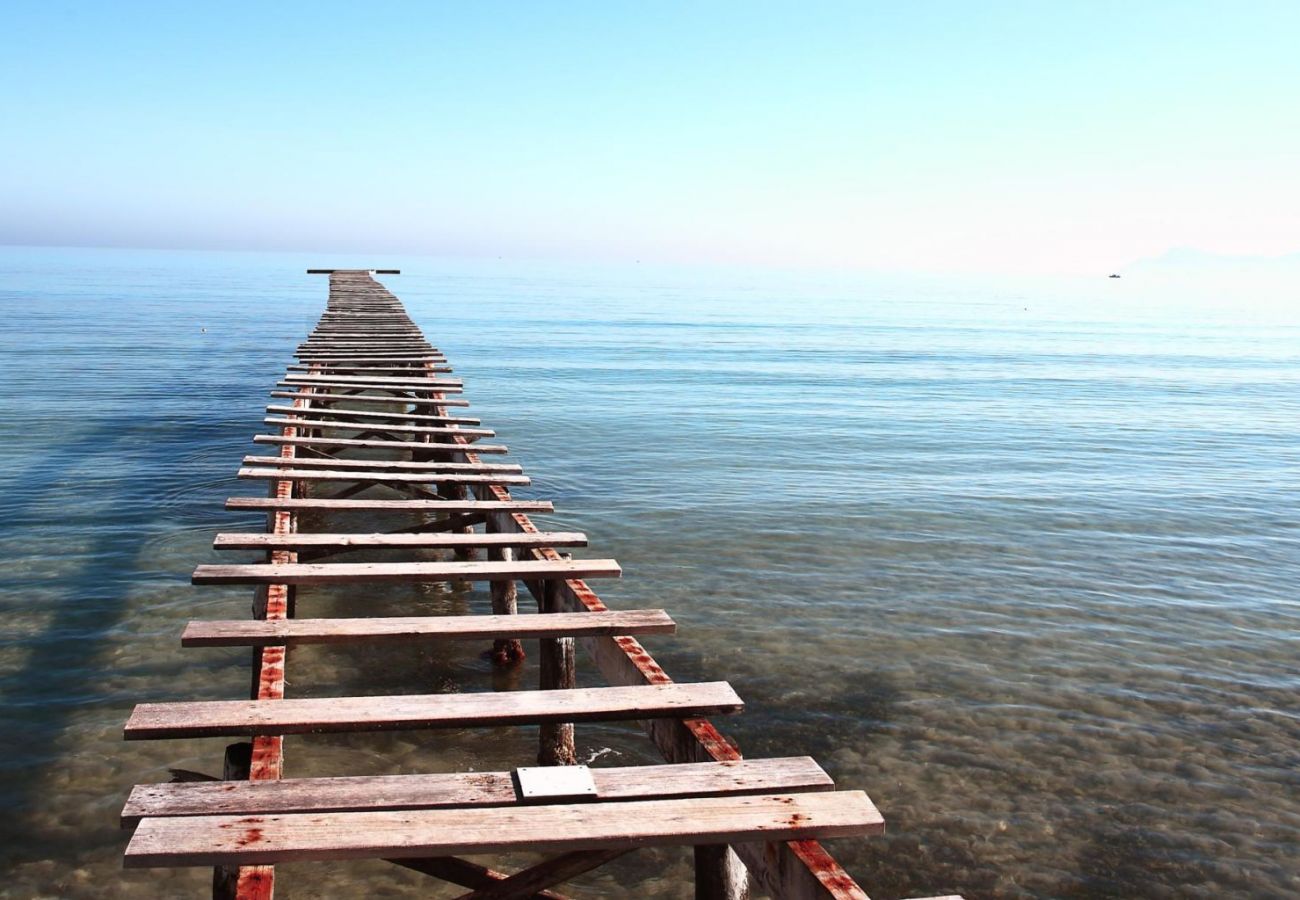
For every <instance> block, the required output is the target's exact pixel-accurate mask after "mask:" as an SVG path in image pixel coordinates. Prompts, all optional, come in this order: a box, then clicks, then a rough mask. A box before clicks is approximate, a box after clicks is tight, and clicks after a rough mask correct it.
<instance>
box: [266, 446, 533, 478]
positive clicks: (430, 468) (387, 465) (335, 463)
mask: <svg viewBox="0 0 1300 900" xmlns="http://www.w3.org/2000/svg"><path fill="white" fill-rule="evenodd" d="M413 446H414V447H415V448H417V449H418V448H421V447H426V446H428V445H427V444H414V445H413ZM244 465H248V466H287V467H288V468H329V469H399V470H403V471H412V472H430V473H435V474H436V473H438V472H500V473H505V474H518V473H520V472H522V471H523V470H524V467H523V466H521V465H519V464H518V463H453V462H424V461H413V460H400V459H399V460H387V459H341V458H339V457H337V456H326V457H323V458H321V459H313V458H312V457H300V458H298V459H295V460H293V461H292V462H285V461H284V460H283V459H282V458H281V457H278V456H245V457H244Z"/></svg>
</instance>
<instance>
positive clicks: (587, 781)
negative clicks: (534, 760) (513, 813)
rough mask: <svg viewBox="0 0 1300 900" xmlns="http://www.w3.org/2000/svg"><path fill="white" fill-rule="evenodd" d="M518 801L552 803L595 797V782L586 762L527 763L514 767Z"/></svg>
mask: <svg viewBox="0 0 1300 900" xmlns="http://www.w3.org/2000/svg"><path fill="white" fill-rule="evenodd" d="M514 780H515V792H516V794H517V795H518V797H519V802H520V803H554V802H558V801H568V802H573V801H579V800H594V799H596V782H595V781H593V780H592V777H591V770H590V769H589V768H587V767H586V766H527V767H524V768H519V769H515V771H514Z"/></svg>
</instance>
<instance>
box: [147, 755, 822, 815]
mask: <svg viewBox="0 0 1300 900" xmlns="http://www.w3.org/2000/svg"><path fill="white" fill-rule="evenodd" d="M591 777H592V779H593V780H594V781H595V782H596V802H600V803H608V802H611V801H620V800H650V799H657V800H665V799H672V798H680V797H709V796H719V795H723V794H789V793H803V792H807V791H829V790H833V789H834V787H835V784H834V782H833V781H832V780H831V777H830V776H829V775H827V774H826V772H825V771H823V770H822V767H821V766H819V765H817V763H816V761H815V760H813V759H812V758H811V757H808V756H792V757H779V758H776V759H747V760H737V761H735V762H726V763H684V764H682V765H653V766H625V767H624V766H620V767H614V768H599V769H592V770H591ZM518 803H519V796H518V792H517V789H516V787H515V784H514V780H513V778H512V776H511V773H510V772H454V773H448V774H432V775H369V776H350V777H344V778H288V779H284V780H282V781H262V782H245V783H242V784H237V785H232V784H230V783H228V782H220V781H208V782H202V781H191V782H176V783H168V784H138V785H136V786H135V787H134V788H132V789H131V795H130V796H129V797H128V798H127V801H126V806H125V807H123V809H122V827H124V828H129V827H133V826H134V825H135V824H136V823H137V822H138V821H139V820H140V819H142V818H145V817H147V816H215V815H239V816H262V815H284V814H286V813H302V812H361V811H365V810H377V809H446V808H453V807H459V808H464V807H474V806H514V805H517V804H518Z"/></svg>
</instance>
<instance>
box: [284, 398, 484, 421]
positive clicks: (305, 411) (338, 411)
mask: <svg viewBox="0 0 1300 900" xmlns="http://www.w3.org/2000/svg"><path fill="white" fill-rule="evenodd" d="M308 396H311V397H313V398H317V397H321V396H325V395H321V394H310V395H308ZM266 411H267V412H269V413H292V414H293V415H298V416H301V415H310V416H325V415H328V416H346V417H347V418H349V419H401V420H403V421H411V422H437V423H440V424H444V425H481V424H482V423H483V420H482V419H475V418H472V417H470V416H431V415H427V414H425V413H417V412H407V411H406V410H393V411H392V412H385V411H383V410H374V409H349V408H347V407H346V406H333V405H331V406H309V407H301V406H277V405H275V404H272V405H270V406H268V407H267V408H266Z"/></svg>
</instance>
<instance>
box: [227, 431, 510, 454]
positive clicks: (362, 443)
mask: <svg viewBox="0 0 1300 900" xmlns="http://www.w3.org/2000/svg"><path fill="white" fill-rule="evenodd" d="M253 443H254V444H280V445H282V446H284V445H289V446H295V447H363V448H365V449H367V450H380V449H384V450H406V451H412V450H418V451H420V452H429V451H432V452H444V453H464V452H465V445H464V444H456V443H452V442H450V441H447V442H441V441H430V442H429V443H424V442H422V441H383V440H378V439H371V438H336V437H319V438H314V437H282V436H280V435H278V434H256V435H253ZM474 452H475V453H509V452H510V448H509V447H507V446H505V445H504V444H475V445H474Z"/></svg>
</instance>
